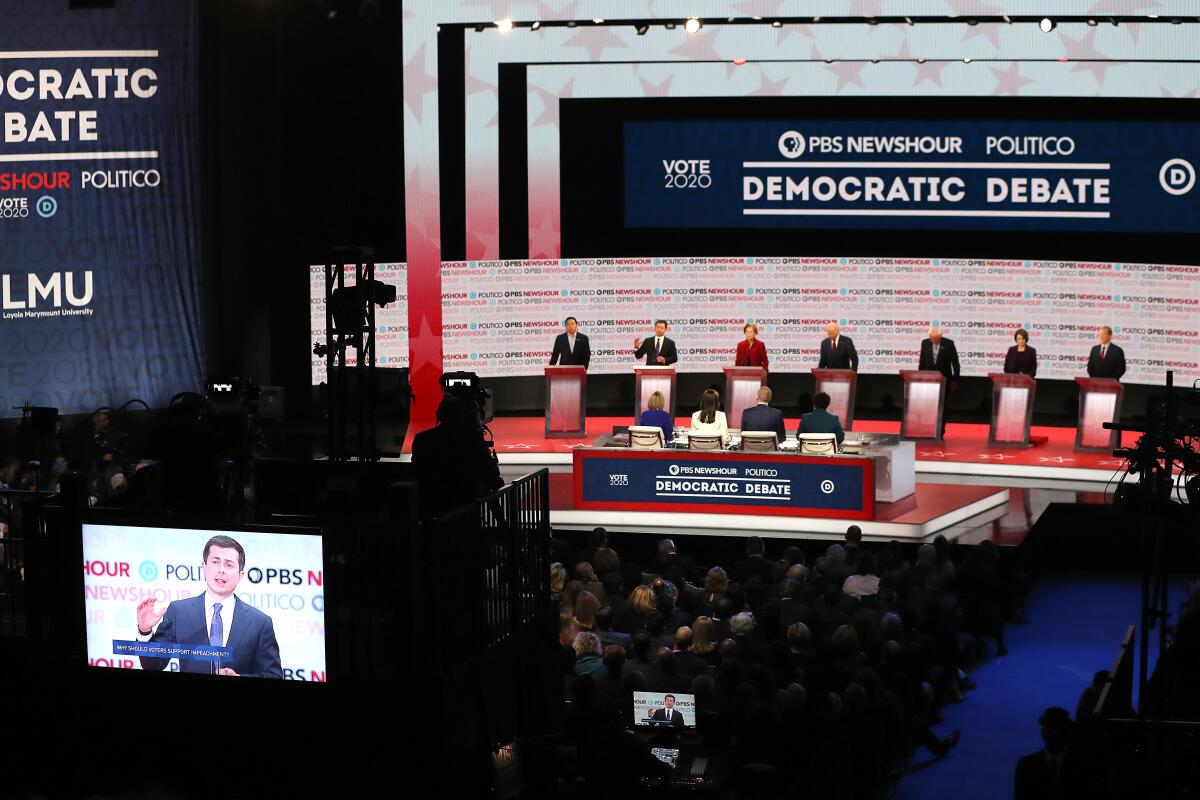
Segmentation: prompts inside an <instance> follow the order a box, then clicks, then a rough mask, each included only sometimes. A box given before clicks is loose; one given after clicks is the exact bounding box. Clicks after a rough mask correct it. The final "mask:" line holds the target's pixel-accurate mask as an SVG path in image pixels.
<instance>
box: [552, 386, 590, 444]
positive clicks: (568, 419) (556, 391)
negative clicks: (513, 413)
mask: <svg viewBox="0 0 1200 800" xmlns="http://www.w3.org/2000/svg"><path fill="white" fill-rule="evenodd" d="M586 385H587V384H586V382H585V378H584V375H582V374H578V373H576V372H575V371H570V372H566V371H564V372H562V373H559V372H555V371H550V370H547V372H546V436H576V435H577V436H583V435H584V434H585V433H586V428H585V418H586V412H585V410H584V409H585V397H584V395H585V387H586Z"/></svg>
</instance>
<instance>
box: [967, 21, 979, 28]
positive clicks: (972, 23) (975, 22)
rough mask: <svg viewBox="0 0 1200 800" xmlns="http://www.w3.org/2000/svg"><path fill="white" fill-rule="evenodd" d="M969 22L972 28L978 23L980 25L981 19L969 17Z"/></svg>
mask: <svg viewBox="0 0 1200 800" xmlns="http://www.w3.org/2000/svg"><path fill="white" fill-rule="evenodd" d="M967 24H968V25H970V26H971V27H972V28H974V27H975V26H976V25H978V24H979V20H977V19H969V20H967Z"/></svg>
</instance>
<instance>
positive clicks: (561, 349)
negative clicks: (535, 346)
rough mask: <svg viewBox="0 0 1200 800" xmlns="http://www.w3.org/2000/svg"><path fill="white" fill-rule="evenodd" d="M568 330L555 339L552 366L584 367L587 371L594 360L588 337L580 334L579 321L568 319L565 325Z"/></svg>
mask: <svg viewBox="0 0 1200 800" xmlns="http://www.w3.org/2000/svg"><path fill="white" fill-rule="evenodd" d="M563 324H564V325H565V326H566V328H567V330H566V333H560V334H559V335H558V336H557V337H556V338H555V339H554V350H553V351H552V352H551V353H550V366H554V365H555V364H562V365H563V366H568V367H583V368H584V369H587V366H588V362H590V361H591V360H592V348H591V346H590V345H588V337H587V336H586V335H584V334H582V333H579V320H577V319H575V318H574V317H567V319H566V321H565V322H564V323H563Z"/></svg>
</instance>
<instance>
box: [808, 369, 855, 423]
mask: <svg viewBox="0 0 1200 800" xmlns="http://www.w3.org/2000/svg"><path fill="white" fill-rule="evenodd" d="M812 374H813V377H814V378H816V379H817V392H824V393H825V394H827V395H829V413H830V414H837V416H838V419H840V420H841V421H842V428H843V429H845V430H848V431H849V430H853V429H854V389H855V387H856V386H857V385H858V373H857V372H855V371H854V370H852V369H814V370H813V371H812ZM815 393H816V392H814V394H815Z"/></svg>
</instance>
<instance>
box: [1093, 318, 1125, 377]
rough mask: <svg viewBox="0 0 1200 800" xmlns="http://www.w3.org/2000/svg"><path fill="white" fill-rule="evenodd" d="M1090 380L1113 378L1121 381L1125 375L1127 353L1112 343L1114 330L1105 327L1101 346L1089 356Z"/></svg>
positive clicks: (1102, 329) (1094, 349)
mask: <svg viewBox="0 0 1200 800" xmlns="http://www.w3.org/2000/svg"><path fill="white" fill-rule="evenodd" d="M1087 374H1088V377H1089V378H1113V379H1114V380H1118V381H1119V380H1121V376H1122V375H1124V374H1125V351H1124V350H1122V349H1121V348H1120V347H1117V346H1116V345H1115V344H1113V343H1112V328H1110V327H1108V326H1107V325H1105V326H1104V327H1103V328H1101V329H1100V344H1098V345H1096V346H1095V347H1093V348H1092V352H1091V354H1090V355H1088V365H1087Z"/></svg>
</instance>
